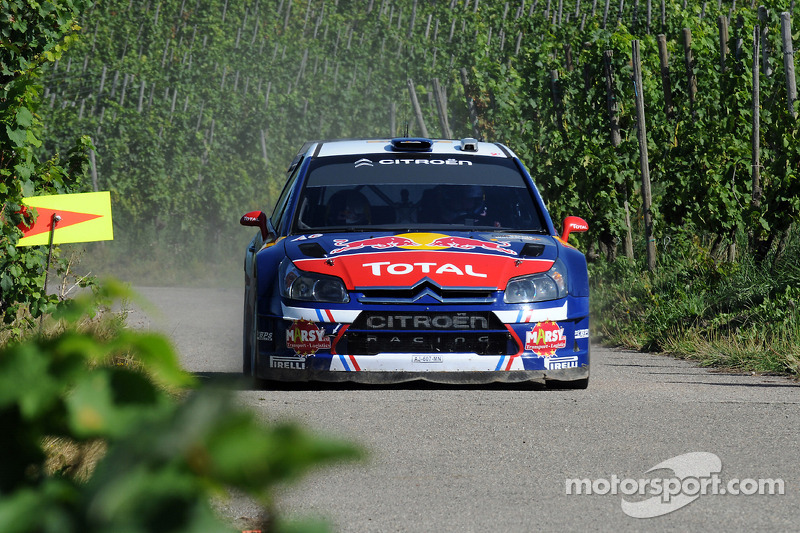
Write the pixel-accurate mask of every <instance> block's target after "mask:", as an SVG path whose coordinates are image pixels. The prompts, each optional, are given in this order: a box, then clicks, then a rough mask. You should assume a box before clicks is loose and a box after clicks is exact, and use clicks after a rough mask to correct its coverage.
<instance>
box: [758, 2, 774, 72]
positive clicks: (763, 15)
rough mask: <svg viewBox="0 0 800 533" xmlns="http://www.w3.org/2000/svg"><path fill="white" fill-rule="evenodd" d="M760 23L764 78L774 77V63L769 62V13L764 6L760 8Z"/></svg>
mask: <svg viewBox="0 0 800 533" xmlns="http://www.w3.org/2000/svg"><path fill="white" fill-rule="evenodd" d="M758 23H759V25H760V27H761V44H760V46H761V63H762V64H761V68H762V70H763V72H764V76H766V77H767V78H769V77H770V76H772V63H771V61H770V60H769V38H768V37H767V35H768V34H769V26H768V24H769V12H768V11H767V8H766V7H764V6H758Z"/></svg>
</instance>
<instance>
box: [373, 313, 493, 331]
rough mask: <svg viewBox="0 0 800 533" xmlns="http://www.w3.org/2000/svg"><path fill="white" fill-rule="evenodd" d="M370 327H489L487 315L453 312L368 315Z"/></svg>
mask: <svg viewBox="0 0 800 533" xmlns="http://www.w3.org/2000/svg"><path fill="white" fill-rule="evenodd" d="M366 325H367V327H368V328H370V329H392V330H394V329H489V319H488V318H487V317H486V316H480V315H472V316H467V315H466V314H465V313H456V314H455V315H453V314H441V315H431V314H408V315H372V316H369V317H367V320H366Z"/></svg>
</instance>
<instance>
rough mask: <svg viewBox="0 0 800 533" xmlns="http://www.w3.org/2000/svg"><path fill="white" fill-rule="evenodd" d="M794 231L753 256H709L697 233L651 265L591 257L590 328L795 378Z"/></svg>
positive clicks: (797, 299) (636, 344)
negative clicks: (783, 243) (774, 253)
mask: <svg viewBox="0 0 800 533" xmlns="http://www.w3.org/2000/svg"><path fill="white" fill-rule="evenodd" d="M798 256H800V236H798V235H797V234H795V235H794V236H793V238H792V240H791V242H790V244H789V246H788V247H787V249H786V251H785V252H784V254H783V255H782V256H781V257H770V258H769V259H768V260H767V261H764V262H763V263H761V264H757V263H756V262H755V261H754V260H753V259H752V258H751V257H749V256H747V255H745V256H744V257H742V258H741V259H740V260H739V261H738V262H736V263H727V262H723V261H721V260H719V259H717V258H714V257H711V256H710V255H709V253H708V252H707V251H706V250H705V249H704V248H703V246H702V244H701V243H700V242H699V241H697V240H696V239H695V240H693V241H689V242H686V243H683V244H682V245H680V246H676V247H675V249H674V250H672V253H671V254H669V255H667V254H664V257H662V258H661V259H660V262H659V265H658V267H657V269H656V271H655V272H652V273H651V272H648V271H647V270H646V269H644V268H643V266H642V265H640V264H637V263H635V262H632V261H630V260H628V259H625V258H620V259H617V261H615V262H614V263H613V264H609V263H605V262H602V260H601V261H599V262H597V263H594V264H592V265H591V267H590V269H591V272H590V277H591V285H592V287H591V290H592V317H593V324H594V329H595V333H596V335H597V336H599V337H600V338H601V339H602V342H604V343H605V344H607V345H614V346H624V347H626V348H630V349H636V350H646V351H654V352H664V353H668V354H671V355H674V356H676V357H680V358H686V359H692V360H696V361H698V362H699V363H700V364H702V365H704V366H710V367H718V368H724V369H728V370H734V371H744V372H756V373H774V374H784V375H792V376H794V377H796V378H800V316H798V315H800V265H798V263H797V262H796V261H795V260H794V258H796V257H798Z"/></svg>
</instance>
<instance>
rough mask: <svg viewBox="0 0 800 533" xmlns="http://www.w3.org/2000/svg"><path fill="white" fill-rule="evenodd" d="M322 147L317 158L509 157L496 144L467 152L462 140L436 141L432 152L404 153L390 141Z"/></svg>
mask: <svg viewBox="0 0 800 533" xmlns="http://www.w3.org/2000/svg"><path fill="white" fill-rule="evenodd" d="M320 142H321V143H322V147H321V148H320V150H319V153H318V154H316V157H326V156H333V155H360V154H393V155H397V154H403V153H408V154H415V153H417V154H418V153H429V154H430V153H433V154H443V155H461V156H464V155H481V156H494V157H508V155H506V153H505V152H503V150H502V149H501V148H500V147H499V146H498V145H497V144H494V143H487V142H478V143H477V145H478V150H477V151H476V152H472V151H470V152H465V151H463V150H462V149H461V141H460V140H450V139H434V140H433V147H432V150H431V151H430V152H414V151H410V152H404V151H399V150H393V149H392V145H391V141H390V139H358V140H356V139H343V140H333V141H320ZM504 148H505V150H506V151H507V152H508V154H509V155H510V156H512V157H515V154H514V153H513V152H512V151H511V150H509V149H508V148H507V147H504Z"/></svg>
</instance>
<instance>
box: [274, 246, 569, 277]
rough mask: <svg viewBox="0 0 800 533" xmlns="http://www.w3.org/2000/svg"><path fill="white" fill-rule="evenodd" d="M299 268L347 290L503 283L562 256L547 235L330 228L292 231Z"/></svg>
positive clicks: (292, 256)
mask: <svg viewBox="0 0 800 533" xmlns="http://www.w3.org/2000/svg"><path fill="white" fill-rule="evenodd" d="M284 246H285V249H286V255H287V256H288V257H289V258H290V259H291V260H292V261H293V262H294V264H295V265H296V266H297V268H299V269H301V270H305V271H308V272H316V273H319V274H328V275H332V276H338V277H340V278H341V279H342V280H344V283H345V285H346V287H347V289H348V290H360V289H368V288H379V287H380V288H391V287H412V286H414V285H417V284H418V283H421V282H424V281H430V282H432V283H434V284H436V285H438V286H440V287H448V288H468V289H479V288H480V289H493V290H502V289H505V287H506V283H507V282H508V280H509V279H510V278H513V277H516V276H523V275H526V274H535V273H538V272H545V271H547V270H549V269H550V267H551V266H552V265H553V262H554V261H555V260H556V258H557V257H558V247H559V245H558V244H557V242H556V240H555V239H554V238H553V237H551V236H549V235H530V234H521V233H520V234H514V233H503V234H500V233H478V232H468V233H467V232H450V233H422V232H418V233H402V234H397V233H392V232H369V233H367V232H364V233H339V234H336V233H326V234H315V235H302V236H290V237H287V238H286V239H285V240H284Z"/></svg>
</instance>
